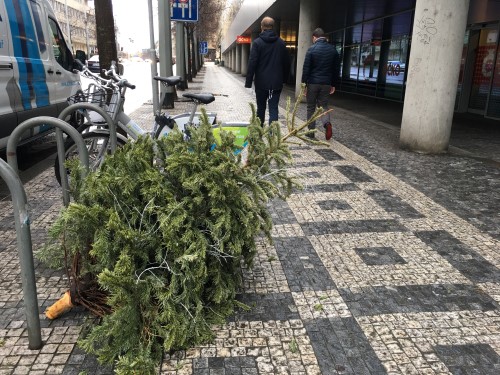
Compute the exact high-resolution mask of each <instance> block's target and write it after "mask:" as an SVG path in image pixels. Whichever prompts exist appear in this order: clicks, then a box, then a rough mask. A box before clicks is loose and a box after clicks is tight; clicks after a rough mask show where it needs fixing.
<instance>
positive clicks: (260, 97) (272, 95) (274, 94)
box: [255, 88, 281, 125]
mask: <svg viewBox="0 0 500 375" xmlns="http://www.w3.org/2000/svg"><path fill="white" fill-rule="evenodd" d="M280 95H281V90H264V89H258V88H255V99H256V100H257V117H258V118H259V119H260V124H261V125H264V118H265V116H266V106H267V105H269V123H271V122H273V121H278V103H279V101H280Z"/></svg>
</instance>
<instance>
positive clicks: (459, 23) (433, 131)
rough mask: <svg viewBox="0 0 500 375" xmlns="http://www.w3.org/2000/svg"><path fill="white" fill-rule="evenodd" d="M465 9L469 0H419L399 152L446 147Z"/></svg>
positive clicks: (464, 25)
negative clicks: (402, 150)
mask: <svg viewBox="0 0 500 375" xmlns="http://www.w3.org/2000/svg"><path fill="white" fill-rule="evenodd" d="M468 9H469V0H440V1H435V0H417V4H416V7H415V20H414V24H413V34H412V45H411V51H410V60H409V64H407V65H406V67H407V69H409V71H408V76H407V77H408V78H407V84H406V95H405V101H404V108H403V119H402V123H401V134H400V145H401V147H402V148H406V149H410V150H415V151H421V152H426V153H439V152H442V151H446V149H447V148H448V142H449V139H450V132H451V124H452V120H453V107H454V104H455V94H456V90H457V84H458V75H459V71H460V59H461V55H462V47H463V41H464V35H465V28H466V22H467V13H468ZM430 56H432V58H430Z"/></svg>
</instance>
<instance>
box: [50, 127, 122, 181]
mask: <svg viewBox="0 0 500 375" xmlns="http://www.w3.org/2000/svg"><path fill="white" fill-rule="evenodd" d="M82 137H83V141H84V142H85V146H86V147H87V151H88V153H89V169H90V170H91V171H95V170H96V169H97V168H99V167H100V166H101V165H102V163H103V162H104V159H105V157H106V155H110V154H111V140H110V137H109V134H106V133H94V132H89V133H84V134H82ZM125 143H126V142H125V141H124V140H123V139H121V138H117V139H116V146H117V147H122V146H123V145H124V144H125ZM64 150H65V160H69V159H74V158H78V148H77V147H76V144H75V142H74V141H73V139H68V141H67V142H66V143H65V145H64ZM54 172H55V174H56V179H57V182H58V183H59V185H60V184H61V173H60V171H59V158H58V157H56V160H55V163H54ZM70 172H71V171H70V170H69V169H66V173H67V174H68V177H69V175H70Z"/></svg>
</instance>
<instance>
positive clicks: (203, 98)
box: [182, 93, 215, 104]
mask: <svg viewBox="0 0 500 375" xmlns="http://www.w3.org/2000/svg"><path fill="white" fill-rule="evenodd" d="M182 96H183V97H185V98H189V99H192V100H196V101H198V102H200V103H203V104H208V103H212V102H213V101H214V100H215V96H214V95H213V94H191V93H186V94H182Z"/></svg>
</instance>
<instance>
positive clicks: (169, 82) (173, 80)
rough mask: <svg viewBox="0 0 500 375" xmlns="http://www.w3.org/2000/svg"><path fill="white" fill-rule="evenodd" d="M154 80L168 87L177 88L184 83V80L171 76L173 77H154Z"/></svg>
mask: <svg viewBox="0 0 500 375" xmlns="http://www.w3.org/2000/svg"><path fill="white" fill-rule="evenodd" d="M153 78H154V79H155V80H157V81H160V82H164V83H166V84H167V86H175V85H177V84H178V83H179V82H181V81H182V78H181V77H180V76H171V77H160V76H154V77H153Z"/></svg>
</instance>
